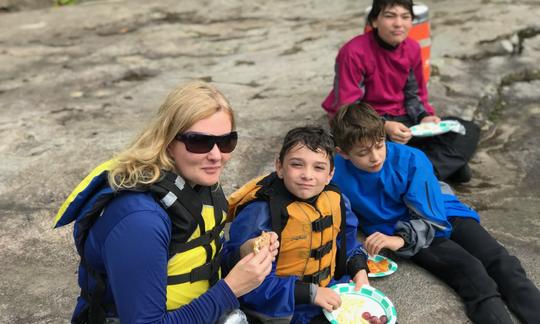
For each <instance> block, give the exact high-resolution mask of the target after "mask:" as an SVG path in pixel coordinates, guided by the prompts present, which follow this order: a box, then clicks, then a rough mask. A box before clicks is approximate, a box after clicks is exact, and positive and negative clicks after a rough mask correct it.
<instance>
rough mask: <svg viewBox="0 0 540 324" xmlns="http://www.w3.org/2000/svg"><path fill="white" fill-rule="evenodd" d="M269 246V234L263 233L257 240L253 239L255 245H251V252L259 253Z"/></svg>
mask: <svg viewBox="0 0 540 324" xmlns="http://www.w3.org/2000/svg"><path fill="white" fill-rule="evenodd" d="M268 245H270V233H269V232H265V231H263V232H262V234H261V235H259V237H257V239H255V244H254V245H253V252H255V253H259V252H260V251H261V249H262V248H263V247H265V246H268Z"/></svg>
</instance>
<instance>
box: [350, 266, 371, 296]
mask: <svg viewBox="0 0 540 324" xmlns="http://www.w3.org/2000/svg"><path fill="white" fill-rule="evenodd" d="M351 281H352V282H354V290H356V291H358V290H360V288H362V286H363V285H368V286H369V280H368V275H367V271H366V269H362V270H360V271H358V272H357V273H356V275H355V276H354V278H353V279H352V280H351Z"/></svg>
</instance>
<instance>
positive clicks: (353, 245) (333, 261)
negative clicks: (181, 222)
mask: <svg viewBox="0 0 540 324" xmlns="http://www.w3.org/2000/svg"><path fill="white" fill-rule="evenodd" d="M333 151H334V142H333V140H332V138H331V136H330V134H328V133H327V132H326V131H324V130H323V129H321V128H319V127H299V128H295V129H293V130H291V131H289V132H288V133H287V135H286V136H285V139H284V142H283V146H282V148H281V152H280V154H279V158H278V159H277V160H276V172H274V173H271V174H270V175H267V176H264V177H260V178H257V179H253V180H252V181H250V182H248V183H247V184H246V185H244V186H243V187H242V188H240V189H239V190H238V191H236V192H235V193H233V194H232V195H231V196H230V197H229V204H230V205H229V215H233V217H235V219H234V221H233V222H232V224H231V228H230V232H229V235H230V240H229V241H228V242H226V243H225V245H224V248H223V260H224V262H223V263H224V264H225V268H227V267H229V268H230V267H231V266H233V265H234V260H236V259H238V255H239V254H240V251H239V249H240V248H239V247H240V246H241V245H243V244H244V243H245V242H246V241H248V240H252V239H253V238H255V237H257V236H259V235H260V234H261V232H270V231H272V232H275V233H277V234H278V237H279V239H280V248H279V252H278V255H277V257H276V260H275V261H274V262H273V264H272V271H271V273H270V274H269V275H268V276H267V277H266V279H265V280H264V281H263V283H262V284H261V286H259V287H258V288H257V289H256V290H254V291H252V292H251V293H248V294H247V295H245V296H243V297H242V298H241V299H240V303H241V306H242V309H243V310H244V311H245V312H246V313H247V314H248V315H249V316H250V317H251V318H250V322H251V323H258V322H271V323H289V322H291V321H292V322H293V323H317V322H327V321H326V319H325V318H324V316H323V315H322V308H324V309H326V310H328V311H332V310H335V309H337V308H338V307H339V306H340V305H341V299H340V297H339V295H338V294H337V293H335V292H334V291H333V290H332V289H330V288H328V287H329V286H331V285H333V284H335V283H339V282H348V281H350V280H351V278H352V281H353V282H354V283H355V285H356V289H360V287H361V286H362V285H364V284H368V279H367V270H366V269H367V266H366V258H367V256H366V255H365V254H364V253H363V252H362V248H361V245H360V243H359V242H358V241H357V240H356V234H357V230H356V228H357V226H358V220H357V218H356V216H355V215H354V214H353V213H352V211H351V209H350V203H349V201H348V200H347V199H346V198H345V197H344V196H342V195H341V193H340V191H339V189H338V188H337V187H336V186H335V185H333V184H332V183H330V180H331V179H332V176H333V174H334V165H333ZM248 245H249V244H246V245H244V246H248Z"/></svg>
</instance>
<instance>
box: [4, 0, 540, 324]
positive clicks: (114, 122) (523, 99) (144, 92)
mask: <svg viewBox="0 0 540 324" xmlns="http://www.w3.org/2000/svg"><path fill="white" fill-rule="evenodd" d="M43 3H44V2H43V1H37V0H36V1H22V2H16V1H6V0H0V30H2V31H3V32H2V33H0V62H1V64H0V137H1V138H2V140H1V141H0V156H1V157H2V162H1V163H0V207H1V208H0V210H1V212H0V260H2V262H1V266H0V267H1V271H0V323H65V322H68V320H69V318H70V315H71V312H72V309H73V306H74V302H75V297H76V296H77V294H78V288H77V285H76V266H77V262H78V258H77V256H76V253H75V251H74V247H73V243H72V238H71V227H68V228H65V229H59V230H52V224H53V220H54V215H55V213H56V211H57V209H58V207H59V206H60V204H61V203H62V201H63V200H64V199H65V198H66V197H67V195H68V194H69V192H70V191H71V189H72V188H73V187H74V186H75V185H76V184H77V183H78V182H79V181H80V180H81V179H82V178H83V177H84V176H85V175H86V174H87V172H88V171H89V170H91V169H92V167H94V166H96V165H97V164H98V163H100V162H102V161H104V160H106V159H108V158H109V157H110V156H111V155H112V154H114V153H115V152H118V151H119V150H120V149H122V147H124V146H125V145H127V143H129V141H130V139H131V138H133V136H134V135H135V134H136V133H137V132H138V131H139V130H140V129H141V127H142V125H144V123H145V121H146V120H147V119H148V117H149V116H151V115H152V114H153V113H154V112H155V111H156V109H157V107H158V106H159V104H160V103H161V101H162V100H163V99H164V98H165V96H166V94H167V93H168V92H169V91H170V90H171V89H172V88H173V87H175V86H176V85H178V84H179V83H182V82H185V81H187V80H190V79H194V78H200V79H203V80H206V81H211V82H212V83H214V84H215V85H216V86H217V87H219V88H220V89H221V90H222V91H223V92H224V93H225V94H226V96H227V97H228V98H229V99H230V101H231V103H232V104H233V106H234V107H235V111H236V114H237V119H238V129H239V131H240V134H241V135H240V136H241V137H240V143H239V147H238V149H237V151H236V152H235V155H234V158H233V160H232V161H231V162H230V164H229V165H228V167H227V170H226V173H225V176H224V178H223V183H224V187H225V190H226V192H227V193H230V192H232V190H234V189H235V188H237V187H238V186H240V185H241V184H243V183H244V182H245V181H247V180H249V179H250V178H252V177H254V176H256V175H259V174H261V173H263V172H265V171H268V170H270V169H271V166H272V160H273V158H274V155H275V153H276V151H277V149H278V147H279V143H280V140H281V138H282V136H283V135H284V133H285V132H286V131H287V130H288V129H290V128H291V127H294V126H298V125H303V124H306V123H311V124H319V125H324V124H325V123H326V117H325V115H324V113H323V111H322V109H320V103H321V101H322V100H323V99H324V97H325V96H326V94H327V92H328V91H329V90H330V86H331V84H332V78H333V64H334V57H335V55H336V53H337V50H338V48H339V47H340V45H342V44H343V43H344V42H345V41H347V40H348V39H350V38H351V37H353V36H354V35H356V34H357V33H359V32H360V31H361V30H362V28H363V22H364V19H363V17H362V14H363V12H364V8H365V7H367V6H368V5H369V4H370V2H369V1H367V0H363V1H357V0H355V1H353V0H343V1H337V2H334V1H314V0H311V1H299V0H290V1H268V0H252V1H245V0H229V1H224V0H216V1H208V0H202V1H172V0H162V1H143V0H130V1H128V0H110V1H90V0H88V1H84V2H80V3H79V4H77V5H73V6H65V7H52V6H51V7H49V6H45V5H43ZM424 3H426V4H427V5H428V6H429V8H430V13H431V22H432V36H433V39H432V41H433V47H432V57H431V63H432V65H433V76H432V78H431V80H430V84H429V88H430V94H431V97H430V99H431V102H432V103H433V104H434V106H435V107H436V109H437V110H438V111H439V113H440V114H441V115H445V114H458V115H462V116H465V118H470V119H471V118H474V119H475V120H476V121H478V122H479V123H480V124H481V125H482V127H483V128H482V129H483V133H482V143H481V147H480V149H479V151H478V153H477V154H476V156H475V158H474V160H473V161H472V168H473V174H474V179H473V181H471V182H470V183H468V184H466V185H461V186H459V187H457V188H456V189H457V192H458V194H459V195H460V197H461V198H462V199H463V200H464V201H466V202H468V203H470V204H471V205H472V206H473V207H475V208H476V209H478V210H479V211H481V214H482V221H483V224H484V226H485V227H486V228H487V229H488V230H489V231H490V232H491V233H492V234H493V235H494V236H495V237H496V238H497V239H498V240H500V242H501V243H503V244H504V245H505V246H506V247H507V248H508V249H509V250H510V251H511V252H512V253H513V254H515V255H517V256H518V257H519V258H520V259H521V260H522V263H523V266H524V267H525V269H526V271H527V272H528V274H529V276H530V278H531V279H532V280H533V281H534V282H535V283H536V284H537V285H540V270H539V269H540V267H538V264H539V263H540V241H539V234H538V233H540V217H539V216H540V215H539V214H540V198H539V197H540V195H539V193H540V189H539V186H538V183H539V182H540V172H539V171H538V170H539V169H540V162H539V147H540V135H539V133H538V131H537V130H538V126H539V125H540V124H539V119H540V91H539V90H538V89H539V86H540V70H539V68H538V62H539V61H540V60H539V58H540V57H539V56H540V36H538V35H539V34H540V23H539V21H538V16H539V15H540V2H538V1H533V0H528V1H513V0H508V1H504V0H467V1H464V0H454V1H442V0H431V1H424ZM398 263H399V271H397V272H396V273H395V274H394V275H392V276H390V277H387V278H383V279H374V280H373V281H372V284H373V285H374V286H375V287H377V288H379V289H380V290H382V291H383V292H385V293H386V294H387V295H388V296H389V297H390V298H391V300H392V301H393V302H394V304H395V306H396V308H397V311H398V317H399V322H400V323H435V322H437V323H468V320H467V318H466V316H465V314H464V310H463V305H462V303H461V302H460V300H459V298H457V296H456V295H455V294H454V293H453V291H451V290H450V289H449V288H447V287H446V286H445V285H443V284H441V283H440V282H439V281H438V280H437V279H436V278H435V277H433V276H431V275H430V274H428V273H426V272H425V271H423V270H421V269H419V268H417V267H415V266H413V265H412V264H410V263H409V262H408V261H406V260H398ZM539 306H540V305H539Z"/></svg>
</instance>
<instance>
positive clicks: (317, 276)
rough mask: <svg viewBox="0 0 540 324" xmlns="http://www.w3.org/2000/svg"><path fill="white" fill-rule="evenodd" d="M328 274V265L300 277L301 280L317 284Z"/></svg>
mask: <svg viewBox="0 0 540 324" xmlns="http://www.w3.org/2000/svg"><path fill="white" fill-rule="evenodd" d="M329 275H330V267H326V268H324V269H322V270H320V271H317V272H315V273H314V274H311V275H305V276H304V277H303V278H302V281H303V282H307V283H313V284H317V285H318V284H319V283H320V282H321V281H323V280H324V279H326V278H328V276H329Z"/></svg>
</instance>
